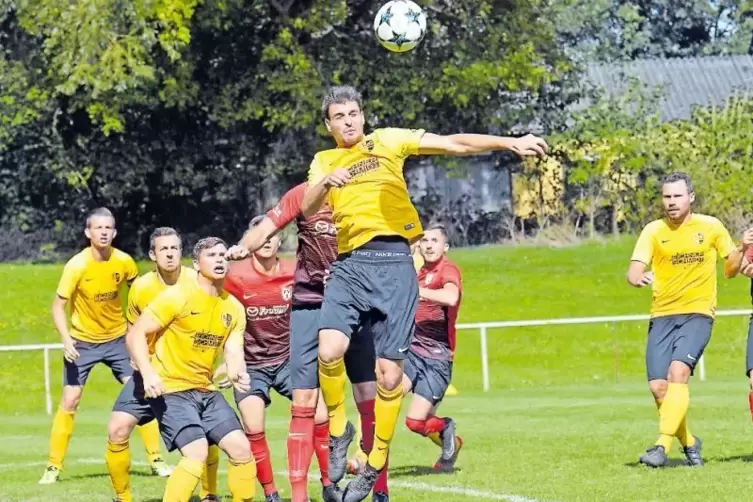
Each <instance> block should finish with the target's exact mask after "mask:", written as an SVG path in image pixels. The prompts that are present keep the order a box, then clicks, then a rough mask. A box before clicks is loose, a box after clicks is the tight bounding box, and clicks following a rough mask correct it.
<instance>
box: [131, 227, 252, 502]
mask: <svg viewBox="0 0 753 502" xmlns="http://www.w3.org/2000/svg"><path fill="white" fill-rule="evenodd" d="M226 251H227V246H226V245H225V243H224V242H223V241H222V239H218V238H216V237H208V238H205V239H201V240H199V242H197V243H196V246H195V247H194V250H193V263H194V269H196V270H197V272H198V276H197V279H196V280H195V281H191V282H190V283H186V284H178V285H176V286H174V287H171V288H168V289H166V290H165V291H163V292H162V293H160V294H159V295H158V296H157V297H156V298H155V299H154V300H153V301H152V302H151V303H150V304H149V305H148V306H147V308H146V309H145V310H144V312H143V313H142V314H141V316H139V318H138V319H137V320H136V322H135V323H134V324H133V326H132V327H131V329H130V330H129V331H128V334H127V335H126V338H127V344H128V350H129V352H130V354H131V356H132V358H133V361H134V363H135V365H136V367H137V368H138V371H139V372H140V373H141V376H142V379H143V385H144V394H145V395H146V397H147V398H148V399H149V400H150V401H149V404H150V405H151V407H152V412H153V413H154V414H155V416H156V417H157V420H158V421H159V429H160V433H161V434H162V440H163V441H164V442H165V445H166V446H167V448H168V450H169V451H172V450H174V449H176V448H177V449H179V450H180V453H181V455H182V457H181V459H180V461H179V462H178V465H177V466H176V468H175V470H174V471H173V473H172V474H171V475H170V478H169V479H168V481H167V485H166V487H165V493H164V497H163V500H164V501H166V502H168V501H169V502H187V501H188V500H189V499H190V498H191V495H192V494H193V492H194V490H195V489H196V486H197V485H198V484H199V479H200V478H201V475H202V472H203V470H204V463H205V462H206V459H207V455H208V446H209V444H216V445H218V446H219V447H220V449H221V450H222V451H224V452H225V453H226V454H227V455H228V457H229V459H230V466H229V469H228V485H229V487H230V492H231V494H232V496H233V500H234V501H236V502H240V501H248V502H250V501H251V499H252V498H253V496H254V491H255V487H256V467H255V465H254V459H253V457H252V456H251V447H250V445H249V444H248V440H247V439H246V436H245V435H244V434H243V428H242V427H241V424H240V422H239V421H238V417H237V416H236V415H235V412H234V411H233V409H232V408H231V407H230V405H229V404H228V403H227V401H225V398H224V397H223V396H222V394H221V393H220V392H218V391H217V389H216V387H215V385H214V384H213V383H212V376H213V368H214V364H215V362H216V360H217V358H218V357H219V355H220V353H221V352H223V353H224V358H225V364H226V366H227V376H228V379H229V380H230V381H231V382H233V386H234V387H235V389H236V390H238V391H240V392H248V390H249V388H250V381H249V377H248V373H246V367H245V366H246V365H245V363H244V361H243V332H244V330H245V328H246V315H245V312H244V311H243V306H242V305H241V304H240V302H239V301H238V300H237V299H235V298H234V297H233V296H232V295H230V294H229V293H227V292H226V291H224V289H223V282H224V279H225V275H226V274H227V269H228V263H227V260H226V259H225V252H226ZM151 337H156V342H154V355H153V357H150V355H149V344H148V341H147V340H149V339H150V338H151Z"/></svg>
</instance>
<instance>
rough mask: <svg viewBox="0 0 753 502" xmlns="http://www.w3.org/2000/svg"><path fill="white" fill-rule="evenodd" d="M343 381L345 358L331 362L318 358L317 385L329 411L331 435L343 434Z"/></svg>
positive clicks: (344, 419) (344, 422)
mask: <svg viewBox="0 0 753 502" xmlns="http://www.w3.org/2000/svg"><path fill="white" fill-rule="evenodd" d="M345 381H346V378H345V360H344V359H343V358H342V357H341V358H340V359H337V360H335V361H332V362H331V363H325V362H324V361H322V360H321V359H319V387H320V388H321V390H322V397H323V398H324V404H326V405H327V411H328V412H329V433H330V434H331V435H333V436H342V435H343V434H345V424H346V423H347V417H346V416H345Z"/></svg>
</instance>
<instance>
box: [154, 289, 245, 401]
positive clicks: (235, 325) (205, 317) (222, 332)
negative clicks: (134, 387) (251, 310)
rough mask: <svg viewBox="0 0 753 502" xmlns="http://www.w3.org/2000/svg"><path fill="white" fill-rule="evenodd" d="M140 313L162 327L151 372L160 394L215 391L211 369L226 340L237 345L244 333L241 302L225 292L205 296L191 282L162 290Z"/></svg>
mask: <svg viewBox="0 0 753 502" xmlns="http://www.w3.org/2000/svg"><path fill="white" fill-rule="evenodd" d="M144 314H145V315H148V316H150V317H151V318H152V319H154V320H155V321H156V322H157V323H159V325H160V326H161V327H162V330H161V332H160V336H159V337H158V339H157V342H156V343H155V346H154V355H153V356H152V367H153V368H154V370H155V371H156V372H157V374H158V375H159V376H160V378H161V379H162V382H163V383H164V385H165V390H166V391H167V392H168V393H170V392H180V391H183V390H189V389H199V390H206V391H209V390H217V389H216V387H215V386H214V384H213V383H212V375H213V368H214V364H215V362H216V360H217V358H218V356H219V355H220V353H221V352H222V349H223V348H224V347H225V342H226V341H227V339H228V337H229V336H230V335H231V334H235V333H237V334H238V336H240V340H241V343H242V340H243V332H244V331H245V329H246V312H245V311H244V309H243V305H241V302H239V301H238V300H237V299H236V298H235V297H234V296H232V295H231V294H230V293H228V292H227V291H223V292H222V294H221V295H220V296H210V295H208V294H206V293H205V292H204V291H202V289H201V288H200V287H199V285H198V283H197V281H195V280H194V281H187V282H182V283H180V284H177V285H176V286H175V287H171V288H167V289H165V290H164V291H163V292H162V293H160V294H159V295H157V297H156V298H155V299H154V300H152V301H151V302H150V303H149V305H148V306H147V307H146V309H145V310H144ZM239 350H241V351H242V350H243V347H239Z"/></svg>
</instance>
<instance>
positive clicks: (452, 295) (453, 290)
mask: <svg viewBox="0 0 753 502" xmlns="http://www.w3.org/2000/svg"><path fill="white" fill-rule="evenodd" d="M418 296H419V297H420V298H423V299H425V300H429V301H430V302H434V303H436V304H437V305H441V306H443V307H454V306H455V305H457V304H458V300H459V299H460V289H459V288H458V287H457V285H456V284H453V283H451V282H448V283H447V284H445V285H444V286H442V289H428V288H418Z"/></svg>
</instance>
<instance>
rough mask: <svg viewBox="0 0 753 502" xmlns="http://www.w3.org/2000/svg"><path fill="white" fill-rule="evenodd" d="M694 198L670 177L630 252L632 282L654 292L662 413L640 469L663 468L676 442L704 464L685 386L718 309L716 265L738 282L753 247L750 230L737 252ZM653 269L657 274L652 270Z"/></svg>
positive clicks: (653, 380) (654, 370)
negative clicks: (696, 208)
mask: <svg viewBox="0 0 753 502" xmlns="http://www.w3.org/2000/svg"><path fill="white" fill-rule="evenodd" d="M694 200H695V192H694V190H693V184H692V182H691V181H690V177H689V176H688V175H687V174H685V173H681V172H673V173H670V174H668V175H667V176H666V177H665V178H664V181H663V184H662V202H663V204H664V211H665V213H666V216H665V217H664V218H662V219H660V220H655V221H652V222H651V223H649V224H648V225H646V226H645V227H644V228H643V231H642V232H641V234H640V237H638V242H637V243H636V245H635V249H634V250H633V255H632V258H631V262H630V267H629V268H628V272H627V281H628V283H629V284H630V285H631V286H634V287H636V288H642V287H645V286H648V285H651V286H652V289H653V301H652V305H651V321H650V322H649V324H648V340H647V346H646V371H647V375H648V386H649V389H650V390H651V393H652V394H653V396H654V400H655V402H656V407H657V408H658V410H659V439H658V440H657V441H656V444H654V445H653V446H651V447H650V448H649V449H648V450H646V453H644V454H643V455H641V457H640V460H639V461H640V463H642V464H644V465H647V466H649V467H661V466H663V465H664V464H665V463H666V461H667V453H669V449H670V447H671V446H672V441H673V438H675V437H676V438H677V439H678V440H679V441H680V444H681V445H682V449H683V453H685V457H686V458H687V460H688V463H689V464H690V465H691V466H702V465H703V459H702V457H701V440H700V439H699V438H698V437H696V436H694V435H693V434H691V432H690V429H689V428H688V423H687V418H686V414H687V411H688V406H689V404H690V391H689V389H688V382H689V380H690V375H692V374H693V370H694V368H695V365H696V363H697V362H698V359H700V357H701V356H702V355H703V351H704V349H705V348H706V345H707V344H708V342H709V339H710V338H711V329H712V326H713V323H714V311H715V310H716V295H717V285H716V261H717V259H718V257H720V256H721V257H722V258H724V275H725V276H726V277H734V276H735V275H736V274H737V273H738V271H739V270H740V265H741V262H742V257H743V253H744V252H745V250H746V249H748V248H749V247H750V245H751V244H753V230H747V231H746V232H745V233H744V234H743V238H742V242H741V244H740V246H735V243H734V242H733V241H732V238H731V237H730V235H729V232H728V231H727V229H726V228H725V227H724V225H723V224H722V222H720V221H719V220H718V219H716V218H714V217H712V216H706V215H703V214H697V213H693V212H692V208H691V205H692V203H693V201H694ZM649 266H651V267H652V268H653V271H647V268H648V267H649Z"/></svg>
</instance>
